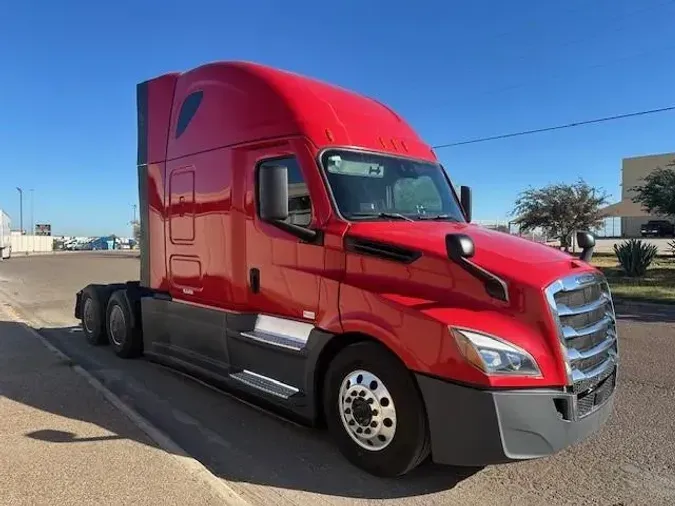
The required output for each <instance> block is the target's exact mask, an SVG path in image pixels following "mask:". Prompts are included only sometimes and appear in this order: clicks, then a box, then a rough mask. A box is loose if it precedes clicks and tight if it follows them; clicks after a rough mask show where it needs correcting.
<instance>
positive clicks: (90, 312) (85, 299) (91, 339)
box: [81, 285, 108, 346]
mask: <svg viewBox="0 0 675 506" xmlns="http://www.w3.org/2000/svg"><path fill="white" fill-rule="evenodd" d="M102 295H103V294H102V293H101V291H99V290H97V289H96V287H95V286H92V285H89V286H87V287H86V288H84V290H82V298H81V304H82V306H81V307H82V332H83V333H84V337H85V338H86V339H87V342H88V343H89V344H92V345H94V346H102V345H106V344H108V336H107V335H106V332H105V312H104V303H103V302H102V300H101V299H102Z"/></svg>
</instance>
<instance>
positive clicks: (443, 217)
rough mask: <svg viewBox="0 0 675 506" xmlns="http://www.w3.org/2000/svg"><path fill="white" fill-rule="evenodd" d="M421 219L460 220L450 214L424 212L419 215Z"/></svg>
mask: <svg viewBox="0 0 675 506" xmlns="http://www.w3.org/2000/svg"><path fill="white" fill-rule="evenodd" d="M417 218H418V219H420V220H450V221H459V220H458V219H457V218H455V217H454V216H451V215H449V214H423V215H420V216H418V217H417Z"/></svg>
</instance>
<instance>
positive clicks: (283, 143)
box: [148, 63, 590, 386]
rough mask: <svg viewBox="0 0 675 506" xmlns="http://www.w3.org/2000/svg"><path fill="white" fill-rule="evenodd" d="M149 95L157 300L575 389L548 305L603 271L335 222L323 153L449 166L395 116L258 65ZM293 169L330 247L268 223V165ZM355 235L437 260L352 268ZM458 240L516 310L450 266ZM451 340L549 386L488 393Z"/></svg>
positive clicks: (468, 374)
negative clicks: (190, 109)
mask: <svg viewBox="0 0 675 506" xmlns="http://www.w3.org/2000/svg"><path fill="white" fill-rule="evenodd" d="M174 88H175V93H174V91H173V90H174ZM148 90H149V98H148V104H149V105H148V111H149V112H148V115H149V121H148V125H149V132H148V153H149V155H148V158H149V161H151V162H153V163H151V164H150V166H149V177H150V181H149V185H148V191H149V205H150V212H149V216H150V218H149V231H150V244H151V251H152V258H151V284H152V287H153V288H157V289H160V290H167V291H169V292H170V293H171V295H172V296H173V297H175V298H178V299H182V300H185V301H188V302H191V303H195V304H201V305H207V306H211V307H218V308H221V309H224V310H240V311H252V312H261V313H267V314H273V315H279V316H285V317H290V318H295V319H300V320H302V319H305V320H308V321H313V322H314V323H315V324H316V325H318V326H319V327H322V328H324V329H327V330H330V331H333V332H338V333H339V332H361V333H365V334H368V335H370V336H372V337H374V338H376V339H379V340H380V341H381V342H383V343H384V344H385V345H386V346H388V347H389V348H390V349H392V350H393V351H395V352H396V353H397V355H398V356H399V357H400V358H401V359H402V360H403V361H404V362H405V363H406V364H407V366H408V367H409V368H411V369H413V370H416V371H421V372H426V373H430V374H434V375H438V376H441V377H446V378H452V379H457V380H461V381H465V382H470V383H476V384H483V385H494V386H545V385H563V384H564V383H565V374H564V368H563V362H562V359H561V355H560V353H561V352H560V349H559V345H558V340H557V337H556V335H555V333H554V327H553V322H552V321H551V318H550V316H549V315H548V310H547V308H546V305H545V300H544V297H543V293H542V290H543V288H544V287H545V286H546V285H547V284H549V283H550V282H552V281H553V280H554V279H556V278H557V277H560V276H562V275H565V274H568V273H570V272H571V271H579V272H580V271H582V270H584V269H590V267H589V266H587V265H585V264H583V263H582V262H576V263H574V264H573V263H572V262H571V260H570V257H569V256H567V255H565V254H563V253H560V252H557V251H555V250H553V249H551V248H549V247H547V246H542V245H538V244H535V243H532V242H530V241H527V240H524V239H519V238H516V237H513V236H509V235H506V234H502V233H498V232H492V231H489V230H486V229H482V228H480V227H477V226H474V225H468V224H458V223H446V222H414V223H408V222H370V223H364V222H360V223H356V224H349V223H347V222H345V221H343V220H342V219H340V218H339V217H338V216H337V215H336V213H335V212H334V210H333V208H332V204H331V200H330V197H329V194H328V192H327V189H326V185H325V183H324V180H323V176H322V174H321V172H320V171H319V170H318V167H317V162H316V158H317V156H318V154H319V152H320V151H321V150H322V149H324V148H327V147H338V146H350V147H358V148H362V149H368V150H374V151H379V152H382V153H388V154H395V155H404V156H410V157H415V158H418V159H424V160H428V161H436V158H435V155H434V154H433V152H432V150H431V149H430V147H429V146H428V145H427V144H425V143H424V142H423V141H422V140H421V139H420V138H419V137H418V136H417V134H416V133H415V132H414V131H413V130H412V129H411V128H410V127H409V126H408V125H407V124H406V123H405V122H404V121H403V120H402V119H401V118H400V117H399V116H398V115H397V114H396V113H395V112H393V111H392V110H390V109H389V108H387V107H386V106H384V105H382V104H380V103H379V102H376V101H374V100H372V99H368V98H365V97H362V96H360V95H357V94H355V93H353V92H350V91H347V90H343V89H340V88H337V87H333V86H330V85H328V84H325V83H321V82H317V81H314V80H311V79H308V78H304V77H301V76H298V75H295V74H291V73H288V72H283V71H279V70H274V69H270V68H267V67H263V66H260V65H254V64H249V63H213V64H209V65H205V66H202V67H199V68H196V69H194V70H192V71H189V72H186V73H184V74H169V75H167V76H161V77H159V78H157V79H155V80H152V81H150V82H149V88H148ZM196 90H202V91H203V92H204V96H203V100H202V103H201V106H200V108H199V109H198V111H197V113H196V115H195V116H194V117H193V119H192V122H191V124H190V126H189V127H188V128H187V130H185V132H184V133H183V134H182V135H181V136H180V137H178V138H176V135H175V131H176V122H177V117H178V113H179V110H180V107H181V105H182V103H183V101H184V99H185V97H187V96H188V95H189V94H190V93H192V92H194V91H196ZM172 95H173V98H172V99H170V97H171V96H172ZM169 118H170V119H169ZM162 143H164V147H162ZM162 150H164V152H165V153H166V155H165V156H161V155H160V153H161V152H162ZM289 155H293V156H295V157H297V159H298V161H299V164H300V168H301V170H302V173H303V176H304V179H305V181H306V183H307V187H308V189H309V193H310V196H311V200H312V223H311V225H310V226H311V228H314V229H318V230H322V231H323V233H324V243H323V245H312V244H305V243H302V242H301V241H299V240H298V239H297V238H295V237H294V236H292V235H290V234H288V233H286V232H283V231H281V230H279V229H278V228H276V227H274V226H272V225H270V224H267V223H263V222H261V221H260V220H259V219H258V217H257V214H256V198H255V185H254V177H255V168H256V165H257V164H258V163H259V162H261V161H263V160H266V159H269V158H275V157H284V156H289ZM181 197H182V198H181ZM347 232H349V234H350V235H353V236H357V237H363V238H370V239H374V240H378V241H384V242H388V243H391V244H397V245H401V246H407V247H410V248H414V249H416V250H420V251H422V253H423V256H422V257H421V258H420V259H419V260H417V261H416V262H414V263H412V264H410V265H404V264H397V263H394V262H390V261H385V260H380V259H376V258H372V257H364V256H360V255H355V254H352V253H347V252H345V250H344V246H343V245H344V236H345V234H346V233H347ZM449 232H462V233H466V234H468V235H470V236H471V237H472V238H473V240H474V243H475V246H476V254H475V257H474V258H473V260H474V261H475V263H477V264H478V265H480V266H482V267H483V268H485V269H487V270H489V271H491V272H493V273H494V274H497V275H498V276H500V277H502V278H504V279H505V280H506V281H507V283H508V285H509V296H510V301H509V302H508V303H502V302H499V301H495V300H494V299H491V298H490V297H488V296H487V295H486V293H485V290H484V288H483V286H482V284H481V283H480V282H478V281H477V280H476V279H474V278H472V277H471V276H470V275H468V274H467V273H466V272H465V271H463V270H461V269H460V268H458V266H456V265H455V264H453V263H452V262H450V261H449V260H448V259H447V256H446V252H445V235H446V234H447V233H449ZM575 264H576V265H577V267H574V265H575ZM252 268H256V269H259V270H260V281H261V290H260V292H259V293H257V294H254V293H252V291H251V290H250V289H249V270H250V269H252ZM312 314H313V315H315V316H314V317H312V316H311V315H312ZM448 325H459V326H463V327H470V328H473V329H475V330H478V331H483V332H487V333H490V334H494V335H497V336H499V337H502V338H504V339H506V340H508V341H510V342H512V343H514V344H517V345H518V346H521V347H523V348H525V349H526V350H527V351H529V352H530V353H531V354H532V355H533V356H534V358H535V359H536V360H537V362H538V363H539V366H540V368H541V370H542V373H543V377H542V378H523V377H508V378H488V377H486V376H485V375H484V374H482V373H481V372H480V371H478V370H477V369H475V368H474V367H472V366H470V365H468V364H467V363H466V362H465V361H464V360H463V359H462V358H461V356H460V355H459V352H458V350H457V347H456V346H455V343H454V340H453V339H452V338H451V337H450V335H449V332H448V329H447V326H448Z"/></svg>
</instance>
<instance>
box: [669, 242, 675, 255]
mask: <svg viewBox="0 0 675 506" xmlns="http://www.w3.org/2000/svg"><path fill="white" fill-rule="evenodd" d="M668 247H669V248H670V254H671V255H673V256H674V257H675V241H670V242H669V243H668Z"/></svg>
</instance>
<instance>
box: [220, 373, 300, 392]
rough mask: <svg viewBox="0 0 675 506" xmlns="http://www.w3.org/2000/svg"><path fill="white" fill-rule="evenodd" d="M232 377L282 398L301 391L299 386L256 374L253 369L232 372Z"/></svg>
mask: <svg viewBox="0 0 675 506" xmlns="http://www.w3.org/2000/svg"><path fill="white" fill-rule="evenodd" d="M230 378H232V379H234V380H237V381H239V382H240V383H244V384H245V385H248V386H249V387H251V388H255V389H256V390H260V391H261V392H265V393H268V394H270V395H274V396H276V397H280V398H282V399H288V398H289V397H291V396H292V395H295V394H297V393H298V392H299V390H298V389H297V388H295V387H294V386H291V385H287V384H286V383H282V382H281V381H277V380H275V379H272V378H268V377H267V376H263V375H261V374H256V373H254V372H252V371H247V370H246V369H244V370H243V371H240V372H236V373H232V374H230Z"/></svg>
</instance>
